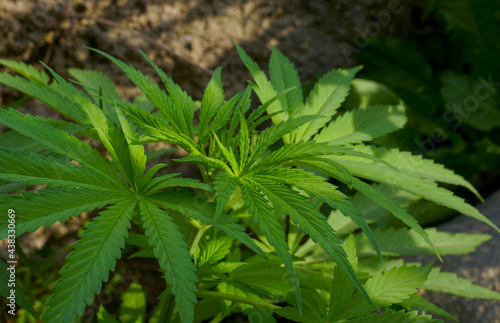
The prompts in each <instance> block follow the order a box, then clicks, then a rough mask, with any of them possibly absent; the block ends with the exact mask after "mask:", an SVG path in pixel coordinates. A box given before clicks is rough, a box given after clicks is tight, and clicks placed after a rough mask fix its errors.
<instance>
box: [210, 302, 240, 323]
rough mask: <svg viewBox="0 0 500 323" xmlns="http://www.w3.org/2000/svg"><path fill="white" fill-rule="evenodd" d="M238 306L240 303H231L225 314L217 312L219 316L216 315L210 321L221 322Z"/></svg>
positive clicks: (211, 322)
mask: <svg viewBox="0 0 500 323" xmlns="http://www.w3.org/2000/svg"><path fill="white" fill-rule="evenodd" d="M236 307H238V303H233V305H231V307H230V308H229V309H228V310H227V311H226V313H225V314H224V315H223V314H222V313H219V314H217V316H215V317H214V318H213V319H212V320H211V321H210V323H220V322H221V321H222V320H223V319H225V318H226V317H228V316H229V314H231V313H232V312H233V311H234V310H235V309H236Z"/></svg>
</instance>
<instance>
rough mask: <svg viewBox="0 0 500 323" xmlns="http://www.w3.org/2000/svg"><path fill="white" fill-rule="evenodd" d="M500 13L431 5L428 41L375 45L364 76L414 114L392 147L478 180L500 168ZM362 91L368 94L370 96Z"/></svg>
mask: <svg viewBox="0 0 500 323" xmlns="http://www.w3.org/2000/svg"><path fill="white" fill-rule="evenodd" d="M499 12H500V7H498V3H497V2H496V1H480V0H460V1H452V0H433V1H428V2H427V7H426V13H425V15H424V18H423V25H424V30H423V31H422V32H423V33H424V35H423V36H419V35H413V38H416V39H417V41H418V45H417V44H412V43H407V42H406V41H404V40H402V39H400V38H385V37H378V38H372V39H370V40H369V41H367V42H369V45H368V46H367V47H366V48H364V49H363V50H362V51H360V53H359V61H360V62H361V63H362V64H363V65H364V66H365V70H364V73H363V75H362V77H364V78H366V79H369V80H373V81H377V82H381V83H383V84H385V85H388V86H389V87H390V88H391V89H392V90H394V92H395V93H396V94H397V95H398V96H399V97H401V99H402V100H403V101H404V102H405V103H406V104H407V106H408V107H409V109H408V114H409V116H410V120H411V122H409V123H408V125H407V126H406V127H405V129H404V131H403V132H401V133H399V134H398V136H397V137H395V136H393V137H391V136H388V138H387V139H386V140H385V141H384V142H383V143H384V144H385V145H386V146H391V145H392V146H395V147H399V148H404V149H406V150H410V151H417V152H418V153H420V154H422V155H425V156H428V157H430V158H432V159H434V160H436V161H439V162H441V163H445V164H446V165H447V166H448V167H451V168H452V169H454V170H456V171H458V172H460V173H461V174H463V175H464V176H466V178H471V179H472V178H473V177H474V175H476V174H477V173H478V172H479V171H490V170H495V169H497V168H498V165H499V163H500V146H499V145H498V141H499V140H500V131H499V128H500V109H499V105H498V103H499V99H500V97H499V91H498V84H499V83H498V82H499V81H500V69H499V68H498V64H497V63H496V57H498V55H500V46H499V44H498V42H496V41H494V39H496V37H497V36H496V35H498V33H499V32H500V20H499V19H498V13H499ZM358 85H359V86H358V87H359V92H360V93H364V94H367V93H368V92H369V91H370V85H367V84H364V83H363V82H361V83H360V84H358ZM457 155H460V158H456V156H457ZM477 184H481V183H480V182H478V183H477Z"/></svg>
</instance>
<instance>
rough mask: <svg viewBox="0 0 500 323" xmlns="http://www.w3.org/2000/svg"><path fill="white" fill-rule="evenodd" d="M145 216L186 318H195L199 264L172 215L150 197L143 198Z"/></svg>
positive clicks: (182, 315)
mask: <svg viewBox="0 0 500 323" xmlns="http://www.w3.org/2000/svg"><path fill="white" fill-rule="evenodd" d="M140 208H141V216H142V221H143V224H144V229H145V233H146V236H147V237H148V238H149V244H150V245H151V246H152V247H153V250H154V254H155V257H156V258H158V260H159V262H160V267H161V268H162V269H163V271H164V272H165V278H166V280H167V283H168V284H169V285H171V286H172V293H173V294H174V295H175V302H176V304H177V306H178V307H179V312H180V316H181V320H182V322H192V321H193V318H194V306H193V304H194V303H196V295H195V292H196V291H197V288H196V284H195V283H196V282H197V281H198V279H197V278H196V273H195V271H196V268H195V267H194V264H193V262H192V260H191V258H192V257H191V255H190V254H189V250H188V245H187V244H186V241H185V240H184V237H183V235H182V233H181V232H180V231H179V227H177V225H176V224H175V222H174V221H173V219H172V218H171V217H170V215H169V214H168V213H167V212H166V211H165V210H162V209H160V208H159V207H157V206H156V205H154V204H152V203H151V202H148V201H141V203H140Z"/></svg>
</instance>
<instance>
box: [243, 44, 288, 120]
mask: <svg viewBox="0 0 500 323" xmlns="http://www.w3.org/2000/svg"><path fill="white" fill-rule="evenodd" d="M235 46H236V50H237V51H238V54H239V55H240V58H241V60H242V61H243V63H244V64H245V66H246V67H247V69H248V70H249V71H250V73H251V74H252V77H253V79H254V81H255V84H252V88H253V90H254V91H255V93H256V94H257V96H258V97H259V99H260V101H261V102H266V101H269V100H271V99H272V98H274V97H276V95H277V94H278V93H276V90H275V89H274V87H273V85H272V84H271V82H269V80H268V79H267V76H266V74H264V72H263V71H262V70H261V69H260V68H259V66H258V65H257V63H255V62H254V61H253V60H252V59H251V58H250V57H248V55H247V54H246V53H245V51H244V50H243V48H241V47H240V46H238V44H235ZM284 110H286V108H284V107H283V105H282V104H281V101H280V100H277V101H274V102H273V103H272V104H271V105H269V107H268V108H267V113H268V114H272V113H275V112H278V111H284ZM288 117H289V114H288V112H284V113H280V114H276V115H274V117H273V118H272V119H273V123H275V124H278V123H280V122H282V121H285V120H287V119H288Z"/></svg>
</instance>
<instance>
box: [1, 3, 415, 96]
mask: <svg viewBox="0 0 500 323" xmlns="http://www.w3.org/2000/svg"><path fill="white" fill-rule="evenodd" d="M390 2H394V1H382V0H354V1H353V0H314V1H307V0H275V1H266V0H212V1H208V0H184V1H183V0H169V1H158V0H156V1H155V0H102V1H95V0H91V1H88V0H69V1H61V0H34V1H33V0H0V3H1V7H2V10H0V57H1V58H8V59H16V60H22V61H25V62H29V63H37V62H38V61H43V62H44V63H46V64H48V65H49V66H51V67H52V68H53V69H55V70H56V71H57V72H59V73H61V74H63V75H65V71H66V69H67V68H70V67H77V68H88V69H99V70H102V71H105V72H106V73H108V74H109V75H110V76H111V77H112V79H113V80H114V81H115V82H116V83H117V84H118V85H119V86H120V87H121V89H122V91H123V93H124V94H125V95H133V94H137V90H136V89H135V88H133V87H131V85H130V83H129V82H128V81H127V80H126V79H124V78H123V75H122V74H121V73H120V72H119V71H118V70H117V68H116V67H114V66H112V65H111V64H110V63H109V62H108V61H107V60H106V59H104V58H103V57H100V56H99V55H98V54H95V53H93V52H91V51H89V50H88V49H86V48H85V46H89V47H94V48H98V49H100V50H103V51H106V52H108V53H110V54H111V55H113V56H115V57H117V58H119V59H122V60H124V61H125V62H127V63H129V64H133V65H134V66H136V67H138V68H140V69H141V70H142V71H151V68H149V66H148V65H147V63H145V62H144V60H143V59H142V57H140V55H139V53H138V49H141V50H142V51H144V52H145V53H147V54H148V55H149V56H150V57H151V58H152V59H153V60H155V62H157V64H158V65H160V67H162V68H163V69H165V70H166V72H167V73H168V74H170V75H171V76H173V78H174V80H175V81H176V82H178V83H179V84H180V85H181V86H182V87H183V88H184V89H186V90H187V91H188V93H190V94H191V95H193V96H194V97H197V98H199V97H200V96H201V94H202V90H203V87H204V85H205V84H206V82H207V81H208V78H209V76H210V72H211V70H213V69H214V68H215V67H217V66H223V68H224V69H223V78H224V81H225V85H226V89H227V91H228V93H229V94H234V93H236V92H237V91H240V90H242V89H244V87H245V86H246V82H245V80H246V79H248V74H247V73H246V71H245V69H244V67H243V65H242V63H241V61H240V60H239V58H238V55H237V54H236V51H235V48H234V44H233V42H237V43H239V44H240V45H241V46H243V48H244V49H245V50H247V51H248V53H249V54H250V55H251V56H252V57H253V58H254V59H255V60H257V61H258V62H259V63H261V64H264V63H265V62H266V61H267V60H268V57H269V53H270V51H269V45H273V46H276V47H277V48H278V49H280V50H281V51H283V53H285V55H287V56H289V57H290V59H291V60H292V61H293V62H294V63H296V65H297V68H298V70H299V73H300V75H301V76H302V78H303V79H304V80H306V81H311V80H313V79H314V78H315V77H317V76H318V75H319V74H321V73H324V72H326V71H328V70H330V69H332V68H334V67H339V66H349V65H353V64H355V63H356V60H355V55H354V54H353V55H345V53H346V48H349V46H354V39H355V37H356V36H358V35H363V34H366V33H367V32H368V34H372V35H374V36H375V35H378V34H381V33H383V34H391V33H394V32H395V31H397V32H398V33H401V31H402V30H404V29H405V28H406V27H405V26H407V25H408V19H409V18H411V10H410V9H411V8H409V7H406V5H399V7H397V11H398V13H397V14H394V15H391V19H390V21H389V23H388V24H382V25H386V26H385V27H383V26H382V28H378V29H377V26H376V25H377V21H378V20H377V13H378V12H380V11H381V10H386V11H387V10H388V9H389V7H388V6H389V3H390ZM396 2H397V3H399V1H396ZM399 11H401V12H399ZM378 26H379V27H381V26H380V24H378ZM342 46H344V49H343V47H342ZM151 75H152V76H153V75H154V73H151ZM1 90H2V92H0V104H5V103H4V102H5V101H7V102H8V101H9V100H10V99H11V97H12V96H13V94H12V93H11V92H9V90H6V89H5V88H1ZM2 101H3V102H2Z"/></svg>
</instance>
